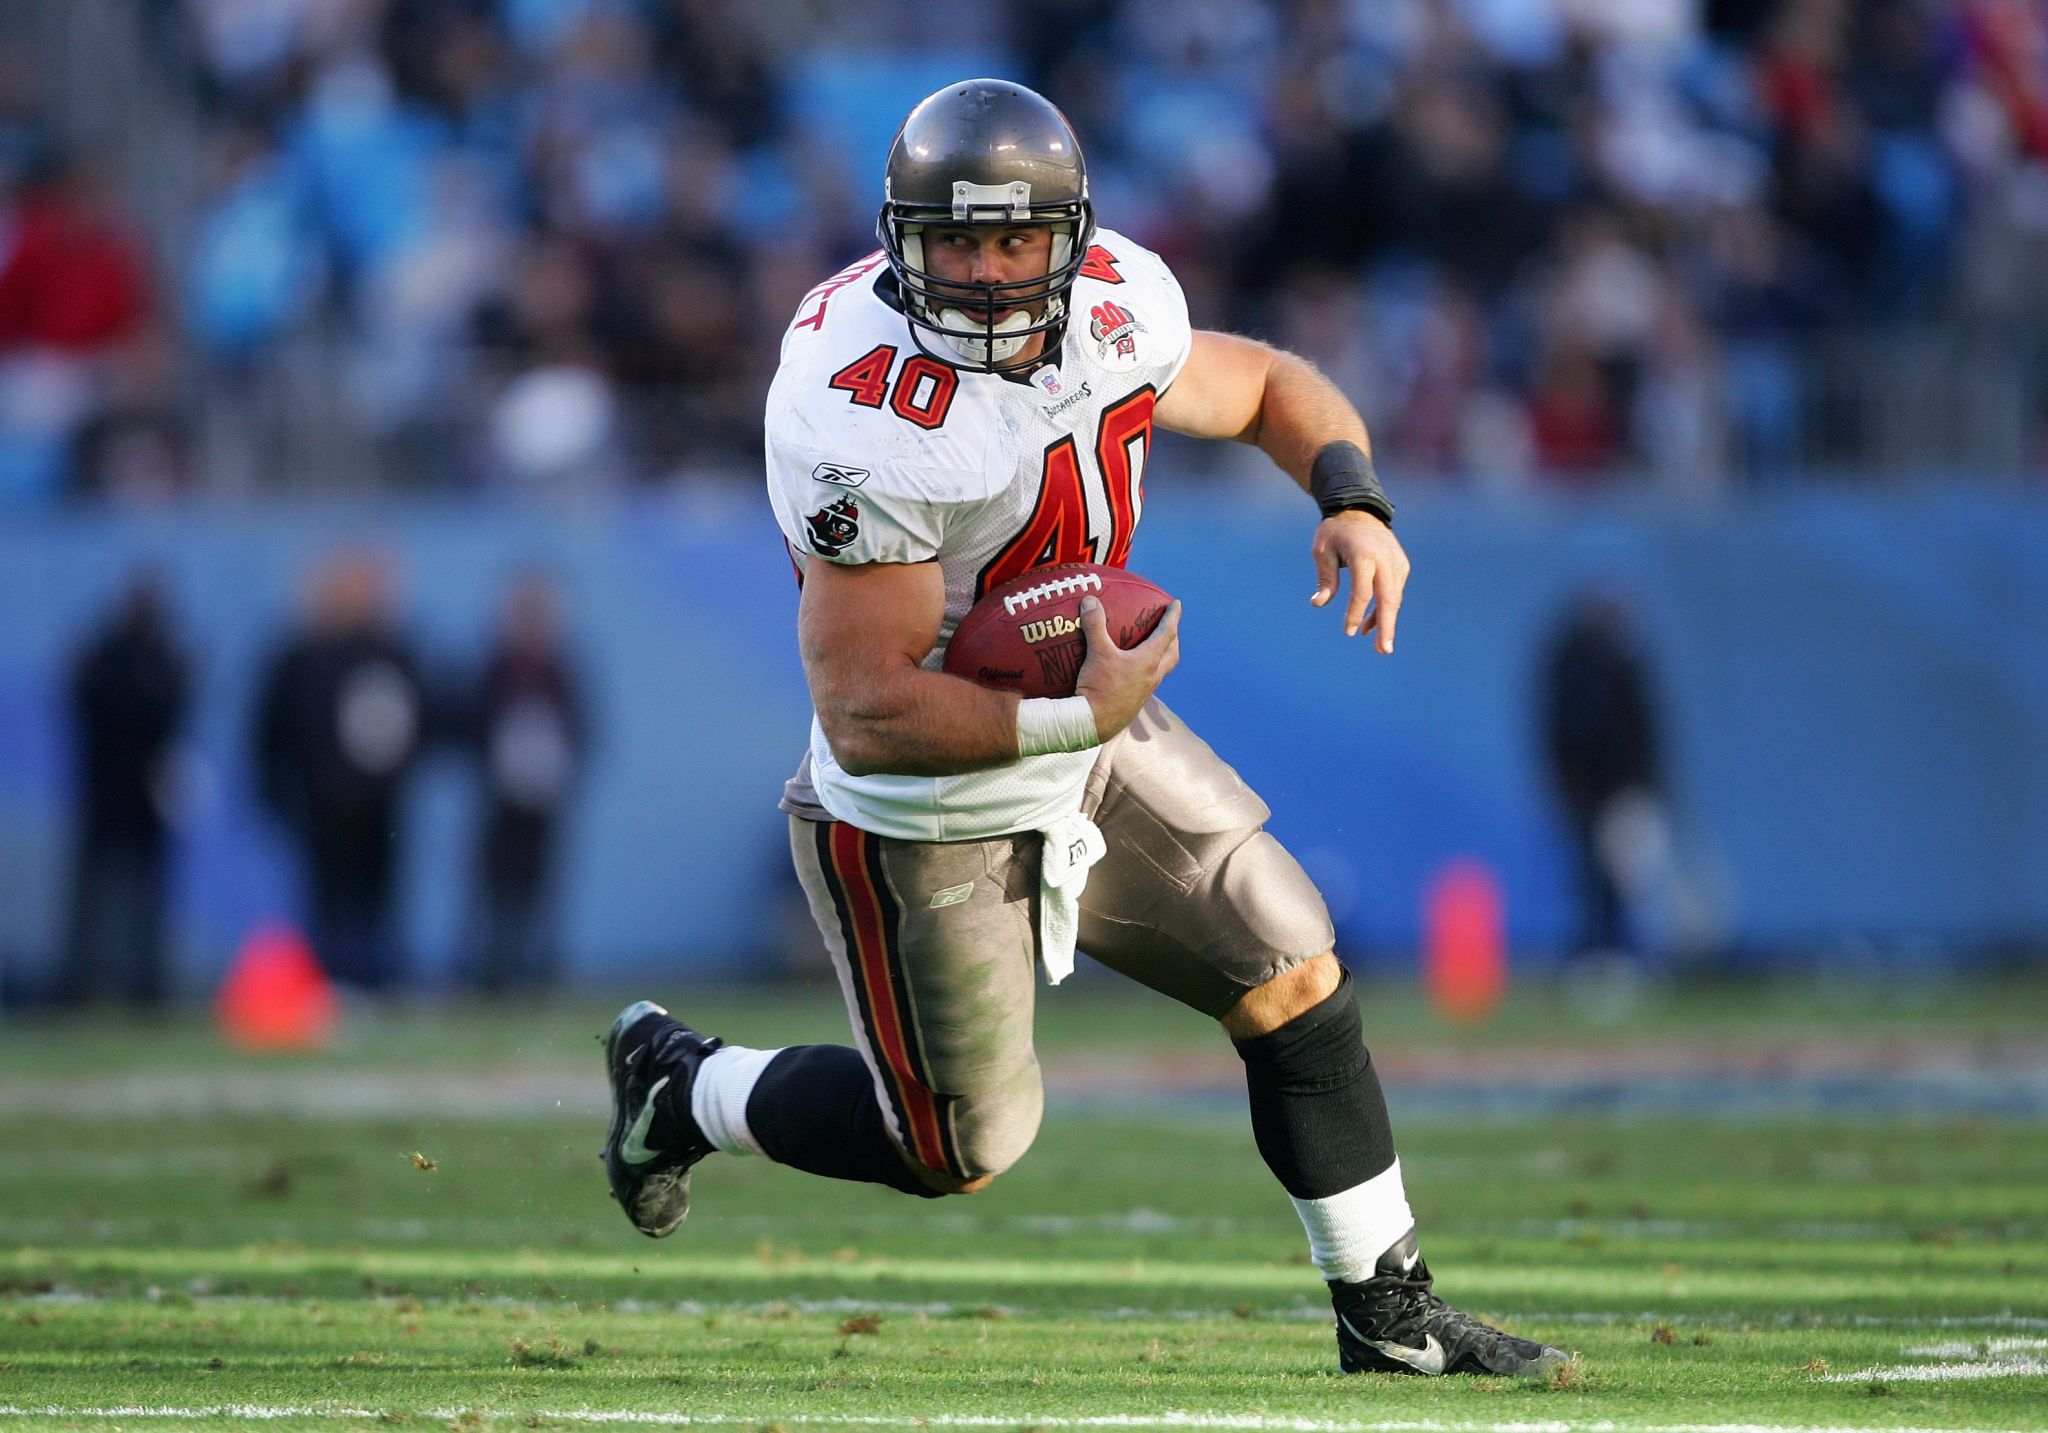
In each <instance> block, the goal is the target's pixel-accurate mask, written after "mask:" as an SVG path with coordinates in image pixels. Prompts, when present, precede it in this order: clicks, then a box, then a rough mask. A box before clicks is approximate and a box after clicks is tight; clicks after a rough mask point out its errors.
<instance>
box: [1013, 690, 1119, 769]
mask: <svg viewBox="0 0 2048 1433" xmlns="http://www.w3.org/2000/svg"><path fill="white" fill-rule="evenodd" d="M1100 745H1102V737H1101V736H1100V735H1098V734H1097V732H1096V730H1095V708H1094V707H1092V706H1090V705H1089V703H1088V698H1086V697H1026V698H1024V700H1023V701H1021V702H1018V703H1017V755H1019V756H1044V755H1046V754H1047V753H1049V752H1055V751H1086V750H1087V749H1088V748H1089V747H1091V746H1100Z"/></svg>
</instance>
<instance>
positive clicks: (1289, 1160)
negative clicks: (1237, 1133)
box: [1231, 970, 1394, 1199]
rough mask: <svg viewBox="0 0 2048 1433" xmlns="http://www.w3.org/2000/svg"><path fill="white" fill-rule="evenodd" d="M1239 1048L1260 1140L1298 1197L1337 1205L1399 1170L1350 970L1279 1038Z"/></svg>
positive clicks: (1265, 1153) (1253, 1040) (1284, 1182)
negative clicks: (1348, 1193) (1335, 1198)
mask: <svg viewBox="0 0 2048 1433" xmlns="http://www.w3.org/2000/svg"><path fill="white" fill-rule="evenodd" d="M1231 1043H1232V1044H1234V1045H1235V1046H1237V1053H1238V1055H1239V1057H1240V1058H1242V1059H1243V1061H1244V1072H1245V1088H1246V1091H1247V1093H1248V1094H1249V1095H1250V1097H1251V1109H1252V1135H1253V1137H1254V1138H1255V1139H1257V1141H1258V1144H1259V1153H1260V1154H1261V1155H1262V1156H1264V1158H1265V1161H1266V1165H1267V1167H1268V1168H1269V1169H1271V1170H1272V1171H1273V1174H1274V1176H1275V1177H1276V1178H1277V1179H1279V1181H1280V1183H1281V1185H1282V1187H1284V1188H1285V1189H1286V1190H1287V1192H1288V1193H1289V1194H1292V1195H1293V1196H1294V1197H1295V1198H1297V1199H1323V1198H1327V1197H1328V1196H1330V1195H1332V1194H1341V1193H1342V1192H1343V1191H1345V1190H1347V1189H1351V1188H1353V1187H1355V1186H1357V1185H1360V1184H1363V1183H1365V1181H1366V1180H1368V1179H1371V1178H1372V1177H1373V1176H1374V1175H1376V1174H1381V1173H1384V1172H1385V1171H1386V1170H1387V1169H1388V1168H1389V1167H1391V1166H1392V1164H1393V1163H1394V1131H1393V1127H1392V1125H1391V1124H1390V1123H1389V1122H1388V1120H1387V1101H1386V1097H1385V1096H1384V1095H1383V1094H1382V1093H1381V1092H1380V1079H1379V1075H1378V1074H1377V1073H1376V1072H1375V1071H1374V1070H1373V1067H1372V1057H1371V1056H1370V1055H1368V1054H1367V1053H1366V1050H1365V1039H1364V1034H1363V1029H1362V1027H1361V1025H1360V1023H1359V1019H1358V1002H1357V1000H1356V999H1355V998H1354V997H1353V995H1352V992H1351V972H1350V971H1348V970H1347V971H1345V972H1343V974H1342V976H1341V978H1340V979H1339V980H1338V982H1337V989H1336V990H1335V991H1334V992H1333V993H1332V994H1331V995H1330V997H1329V998H1328V999H1327V1000H1324V1001H1323V1002H1322V1003H1321V1004H1319V1005H1316V1006H1313V1007H1312V1008H1310V1009H1308V1010H1305V1011H1303V1012H1302V1013H1301V1014H1299V1015H1297V1016H1295V1017H1294V1018H1293V1019H1292V1020H1290V1021H1288V1022H1287V1023H1286V1024H1285V1025H1282V1026H1281V1027H1280V1028H1279V1029H1278V1030H1275V1031H1272V1032H1271V1033H1270V1034H1265V1035H1254V1036H1252V1037H1251V1038H1250V1039H1248V1040H1233V1041H1232V1042H1231Z"/></svg>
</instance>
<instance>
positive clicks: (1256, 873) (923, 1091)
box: [790, 700, 1335, 1180]
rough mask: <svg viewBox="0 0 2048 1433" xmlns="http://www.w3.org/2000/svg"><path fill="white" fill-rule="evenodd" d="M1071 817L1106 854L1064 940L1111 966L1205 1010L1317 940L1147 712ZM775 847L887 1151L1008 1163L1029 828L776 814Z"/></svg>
mask: <svg viewBox="0 0 2048 1433" xmlns="http://www.w3.org/2000/svg"><path fill="white" fill-rule="evenodd" d="M1083 810H1085V811H1086V812H1087V813H1088V814H1089V815H1090V816H1091V817H1092V818H1093V819H1094V820H1095V822H1096V824H1097V825H1099V826H1100V827H1101V828H1102V833H1103V837H1104V839H1105V841H1106V843H1107V845H1108V852H1107V854H1106V855H1105V856H1104V857H1103V859H1102V860H1101V861H1100V862H1098V863H1097V865H1096V866H1095V868H1094V869H1093V871H1091V872H1090V874H1089V879H1088V888H1087V892H1086V894H1085V895H1084V896H1083V897H1082V901H1081V932H1080V945H1081V949H1082V950H1084V951H1086V952H1087V953H1088V954H1090V955H1092V956H1094V957H1095V958H1096V959H1097V960H1099V961H1101V962H1102V963H1103V964H1105V965H1108V966H1110V967H1111V968H1112V969H1115V970H1117V971H1120V972H1122V973H1123V974H1125V975H1127V976H1129V977H1130V978H1131V979H1133V980H1136V981H1138V982H1140V983H1141V984H1144V985H1147V986H1150V987H1151V988H1152V989H1154V990H1157V991H1159V992H1161V993H1162V994H1165V995H1169V996H1171V997H1172V998H1174V999H1175V1000H1178V1001H1180V1002H1181V1003H1182V1004H1185V1005H1189V1006H1192V1007H1193V1008H1195V1009H1196V1010H1199V1011H1201V1012H1202V1013H1203V1014H1205V1015H1209V1016H1212V1017H1221V1016H1222V1015H1223V1014H1224V1013H1225V1012H1226V1011H1228V1010H1229V1009H1230V1008H1231V1006H1233V1005H1234V1004H1236V1003H1237V1000H1238V999H1239V997H1241V996H1242V995H1243V994H1244V993H1245V992H1246V991H1248V990H1251V989H1253V988H1254V987H1256V986H1259V985H1263V984H1265V983H1266V982H1267V981H1269V980H1271V979H1272V978H1273V977H1274V976H1276V975H1279V974H1281V973H1282V972H1284V971H1286V970H1289V969H1292V968H1293V967H1295V966H1297V965H1300V964H1302V963H1303V962H1305V961H1308V960H1311V959H1313V958H1314V957H1316V956H1318V955H1320V954H1322V953H1323V952H1325V951H1327V950H1329V949H1330V948H1331V946H1332V944H1333V943H1334V940H1335V933H1334V931H1333V930H1332V928H1331V925H1330V916H1329V912H1328V910H1327V909H1326V908H1325V907H1324V905H1323V900H1322V897H1321V896H1320V895H1319V894H1317V892H1316V889H1315V886H1314V885H1313V884H1312V883H1311V882H1310V881H1309V879H1308V876H1307V875H1306V874H1305V873H1304V872H1303V871H1302V869H1301V867H1300V865H1299V864H1297V863H1296V861H1295V860H1294V858H1293V857H1292V856H1290V855H1289V854H1288V853H1287V851H1286V850H1285V848H1283V847H1282V846H1281V845H1280V843H1279V842H1278V841H1276V840H1274V839H1273V837H1272V836H1270V835H1268V834H1267V833H1266V832H1265V830H1264V829H1263V828H1264V824H1265V821H1266V818H1267V817H1268V816H1270V815H1271V814H1272V813H1271V811H1270V809H1269V808H1268V807H1267V806H1266V804H1265V802H1263V801H1261V800H1260V799H1259V797H1258V796H1257V795H1256V794H1255V793H1254V792H1253V791H1252V790H1251V788H1250V787H1248V786H1247V785H1245V783H1244V781H1243V779H1242V778H1241V777H1239V776H1238V774H1237V773H1236V772H1235V771H1234V770H1232V769H1231V768H1230V767H1229V766H1228V765H1227V764H1226V763H1225V762H1223V761H1222V759H1220V758H1219V757H1218V756H1217V755H1216V754H1215V752H1213V751H1211V750H1210V749H1209V747H1208V745H1207V744H1206V743H1205V742H1203V741H1202V740H1201V738H1199V737H1197V736H1196V735H1195V734H1194V733H1193V732H1192V731H1190V730H1188V728H1187V726H1186V725H1185V724H1183V723H1182V722H1181V721H1180V719H1179V718H1177V717H1176V716H1174V714H1173V713H1172V712H1171V711H1169V710H1168V709H1167V708H1166V707H1165V706H1164V705H1163V704H1162V703H1160V702H1158V701H1156V700H1155V701H1153V702H1152V703H1150V704H1149V705H1148V706H1147V707H1146V708H1145V710H1144V711H1143V712H1142V713H1141V714H1140V715H1139V717H1138V719H1137V721H1135V722H1134V723H1132V725H1131V726H1130V728H1129V729H1128V730H1127V731H1125V732H1124V733H1123V734H1122V735H1120V736H1118V737H1117V738H1116V739H1115V740H1113V741H1111V742H1109V743H1108V744H1107V745H1106V746H1105V747H1104V748H1103V750H1102V754H1101V756H1100V758H1099V759H1098V760H1097V761H1096V764H1095V768H1094V771H1093V772H1092V774H1091V775H1090V778H1089V782H1088V791H1087V796H1086V798H1085V801H1084V803H1083ZM790 849H791V854H792V856H793V857H794V859H795V863H796V869H797V875H798V877H799V878H800V879H801V881H802V882H803V887H804V892H805V894H806V895H807V896H808V897H809V900H810V905H811V913H812V915H813V916H814V917H815V918H816V920H817V922H818V928H819V930H820V932H821V933H822V934H823V936H824V938H825V945H826V948H827V949H828V950H829V951H830V952H831V956H832V963H833V966H834V967H835V969H836V970H837V971H838V975H839V982H840V987H841V989H842V991H843V992H844V994H845V996H846V1005H847V1011H848V1014H849V1016H850V1017H851V1020H852V1023H853V1029H854V1035H855V1039H856V1040H857V1042H858V1043H859V1046H860V1051H861V1055H862V1056H863V1058H864V1059H865V1060H866V1062H867V1066H868V1069H869V1071H870V1072H871V1073H872V1075H873V1076H874V1082H875V1093H876V1096H877V1099H878V1100H879V1102H880V1104H881V1108H882V1112H883V1117H884V1121H885V1123H886V1124H887V1126H888V1129H889V1133H890V1135H891V1137H892V1138H893V1139H894V1140H895V1142H896V1145H897V1147H898V1148H899V1149H900V1150H901V1151H902V1153H903V1155H904V1157H905V1158H906V1159H908V1160H910V1161H912V1162H914V1163H916V1164H919V1165H922V1166H924V1167H925V1168H927V1169H931V1170H936V1171H939V1172H941V1173H944V1174H947V1175H950V1176H952V1177H954V1178H956V1179H963V1180H965V1179H973V1178H977V1177H979V1176H981V1175H985V1174H996V1173H1000V1172H1001V1171H1002V1170H1005V1169H1007V1168H1009V1167H1010V1165H1012V1164H1014V1163H1015V1162H1016V1161H1017V1159H1018V1157H1019V1156H1021V1155H1022V1154H1023V1153H1024V1151H1025V1150H1026V1149H1027V1148H1029V1147H1030V1144H1031V1141H1032V1138H1033V1136H1035V1135H1036V1134H1037V1132H1038V1124H1039V1118H1040V1115H1041V1114H1042V1112H1043V1109H1044V1100H1045V1095H1044V1086H1043V1084H1042V1082H1041V1080H1040V1077H1039V1070H1038V1060H1037V1057H1036V1055H1035V1054H1034V1053H1033V1051H1032V1044H1031V1031H1032V1011H1033V1002H1034V999H1035V995H1036V989H1035V971H1036V963H1037V954H1038V941H1037V904H1038V874H1039V873H1038V851H1039V838H1038V836H1037V835H1036V834H1035V833H1028V832H1027V833H1022V834H1018V835H1012V836H1000V837H996V838H994V839H992V840H987V841H957V842H917V841H899V840H894V839H891V838H889V837H884V836H876V835H873V834H872V833H869V832H866V831H863V830H861V829H859V828H858V827H855V826H851V825H848V824H846V823H844V822H834V821H822V822H821V821H809V820H804V819H802V818H799V817H792V818H791V819H790Z"/></svg>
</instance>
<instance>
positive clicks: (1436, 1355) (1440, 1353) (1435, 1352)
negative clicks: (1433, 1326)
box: [1337, 1314, 1444, 1373]
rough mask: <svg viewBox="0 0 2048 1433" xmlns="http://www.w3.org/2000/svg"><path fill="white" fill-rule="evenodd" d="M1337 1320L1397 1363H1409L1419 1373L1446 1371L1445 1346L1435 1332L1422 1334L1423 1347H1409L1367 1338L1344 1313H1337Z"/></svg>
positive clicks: (1369, 1346) (1354, 1334)
mask: <svg viewBox="0 0 2048 1433" xmlns="http://www.w3.org/2000/svg"><path fill="white" fill-rule="evenodd" d="M1337 1321H1338V1322H1339V1323H1341V1324H1343V1325H1344V1331H1345V1332H1346V1333H1348V1334H1350V1335H1351V1336H1352V1337H1353V1338H1355V1339H1357V1340H1358V1341H1359V1342H1360V1343H1362V1344H1364V1345H1365V1346H1366V1347H1367V1348H1370V1349H1377V1350H1378V1351H1379V1352H1381V1353H1383V1354H1385V1355H1386V1356H1387V1357H1388V1358H1391V1359H1393V1360H1395V1361H1396V1362H1397V1363H1405V1364H1407V1365H1408V1366H1409V1367H1410V1368H1412V1369H1414V1370H1415V1371H1416V1372H1417V1373H1442V1372H1443V1371H1444V1346H1443V1345H1442V1344H1440V1343H1438V1342H1437V1341H1436V1335H1435V1334H1433V1333H1430V1334H1424V1335H1423V1336H1422V1347H1421V1348H1409V1347H1408V1346H1407V1345H1406V1344H1399V1343H1393V1342H1391V1341H1390V1340H1387V1339H1383V1338H1367V1337H1366V1336H1365V1335H1364V1334H1362V1333H1360V1332H1359V1331H1358V1330H1357V1328H1355V1327H1354V1326H1353V1325H1352V1322H1351V1320H1350V1319H1347V1318H1345V1317H1344V1316H1343V1315H1342V1314H1339V1315H1337Z"/></svg>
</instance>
